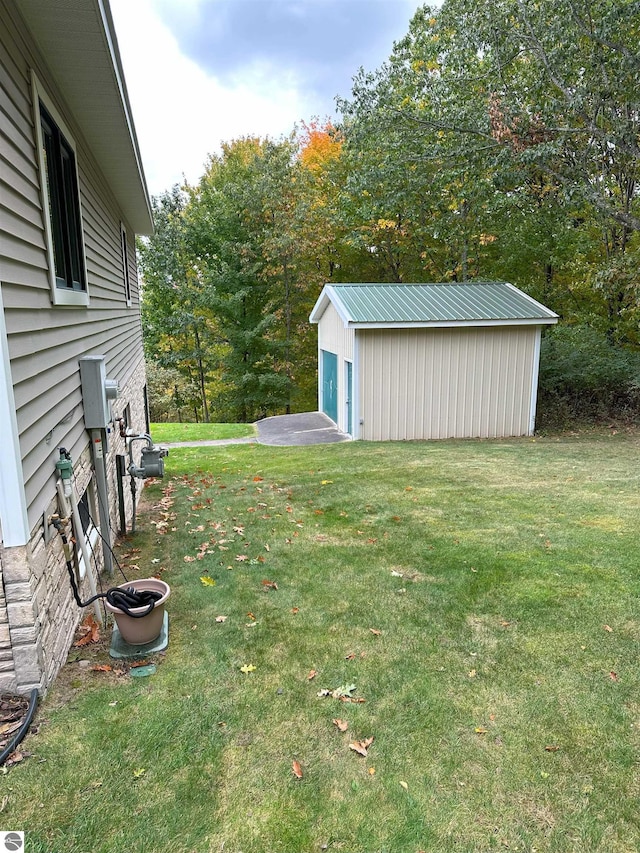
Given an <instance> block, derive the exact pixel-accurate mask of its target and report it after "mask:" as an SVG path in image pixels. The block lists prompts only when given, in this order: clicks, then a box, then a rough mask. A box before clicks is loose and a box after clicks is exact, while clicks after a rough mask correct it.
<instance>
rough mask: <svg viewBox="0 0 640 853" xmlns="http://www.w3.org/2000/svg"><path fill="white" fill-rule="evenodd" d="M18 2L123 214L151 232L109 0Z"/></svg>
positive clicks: (140, 231) (139, 231)
mask: <svg viewBox="0 0 640 853" xmlns="http://www.w3.org/2000/svg"><path fill="white" fill-rule="evenodd" d="M17 5H18V9H19V10H20V13H21V15H22V17H23V18H24V20H25V22H26V25H27V27H28V29H29V31H30V32H31V34H32V35H33V38H34V39H35V41H36V42H37V44H38V47H39V49H40V52H41V53H42V56H43V58H44V60H45V62H46V64H47V67H48V69H49V71H50V73H51V75H52V77H53V79H54V80H55V82H56V84H57V85H58V88H59V89H60V91H61V93H62V94H63V96H64V99H65V102H66V104H67V106H68V107H69V109H70V111H71V114H72V116H73V119H74V121H75V123H76V124H77V125H78V127H79V129H80V131H81V133H82V135H83V137H84V139H85V140H86V142H87V145H88V147H89V149H90V150H91V153H92V154H93V156H94V157H95V159H96V161H97V163H98V165H99V167H100V169H101V171H102V173H103V174H104V176H105V178H106V180H107V183H108V185H109V187H110V189H111V191H112V193H113V194H114V196H115V199H116V202H117V203H118V206H119V207H120V209H121V211H122V214H123V216H124V217H125V218H126V220H127V222H128V224H129V225H130V227H131V228H132V229H133V230H134V231H135V233H136V234H151V233H152V232H153V215H152V210H151V201H150V198H149V193H148V190H147V185H146V181H145V177H144V170H143V167H142V159H141V156H140V150H139V146H138V140H137V137H136V132H135V127H134V124H133V117H132V113H131V106H130V104H129V97H128V94H127V89H126V84H125V80H124V73H123V70H122V64H121V60H120V53H119V50H118V43H117V39H116V34H115V28H114V24H113V18H112V16H111V10H110V8H109V3H108V0H74V2H73V3H69V2H59V0H17ZM80 16H81V18H80ZM80 20H81V24H82V28H81V32H80V24H79V21H80ZM80 36H81V37H80ZM70 56H73V64H70V61H69V57H70ZM100 59H105V60H106V61H105V62H101V61H100ZM96 92H99V93H100V95H99V99H100V100H99V104H98V103H97V96H96V94H95V93H96Z"/></svg>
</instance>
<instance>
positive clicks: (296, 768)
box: [291, 761, 303, 779]
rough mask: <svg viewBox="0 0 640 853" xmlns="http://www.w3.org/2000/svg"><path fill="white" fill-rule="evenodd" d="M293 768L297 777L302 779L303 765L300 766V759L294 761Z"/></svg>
mask: <svg viewBox="0 0 640 853" xmlns="http://www.w3.org/2000/svg"><path fill="white" fill-rule="evenodd" d="M291 770H292V771H293V775H294V776H295V777H296V779H302V775H303V774H302V767H301V766H300V762H299V761H294V762H293V763H292V765H291Z"/></svg>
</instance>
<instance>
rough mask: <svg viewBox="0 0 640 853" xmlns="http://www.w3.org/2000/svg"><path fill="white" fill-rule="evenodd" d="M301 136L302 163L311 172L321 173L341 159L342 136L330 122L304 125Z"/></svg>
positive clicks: (315, 122)
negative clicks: (330, 164)
mask: <svg viewBox="0 0 640 853" xmlns="http://www.w3.org/2000/svg"><path fill="white" fill-rule="evenodd" d="M302 128H303V132H302V134H301V136H300V162H301V163H302V165H303V166H305V167H306V168H307V169H309V171H311V172H320V171H322V169H323V168H324V167H326V166H327V165H328V164H329V163H331V162H333V161H335V160H337V159H338V158H339V157H340V152H341V150H342V136H341V135H340V133H339V132H338V131H337V130H336V128H335V127H334V126H333V124H332V123H331V122H330V121H327V122H325V123H324V124H322V125H321V124H319V123H318V122H317V121H312V122H310V123H309V124H306V122H303V123H302Z"/></svg>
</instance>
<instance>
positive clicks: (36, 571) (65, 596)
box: [0, 361, 146, 694]
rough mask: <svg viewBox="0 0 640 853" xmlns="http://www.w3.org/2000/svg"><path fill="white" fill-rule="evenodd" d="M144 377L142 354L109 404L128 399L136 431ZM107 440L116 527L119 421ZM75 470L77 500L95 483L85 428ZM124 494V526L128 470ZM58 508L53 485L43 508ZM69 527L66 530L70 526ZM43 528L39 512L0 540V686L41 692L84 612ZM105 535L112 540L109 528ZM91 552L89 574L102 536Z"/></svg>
mask: <svg viewBox="0 0 640 853" xmlns="http://www.w3.org/2000/svg"><path fill="white" fill-rule="evenodd" d="M145 381H146V380H145V371H144V362H143V361H141V362H140V364H139V366H138V367H137V369H136V370H135V371H134V373H133V375H132V376H131V378H130V379H129V381H128V382H127V383H126V385H125V386H124V387H123V388H121V389H120V392H119V395H118V399H117V400H115V401H114V403H113V406H112V411H113V415H114V418H115V417H121V416H122V415H123V414H124V411H125V407H126V406H127V405H128V406H129V410H130V414H131V417H130V426H131V427H133V429H134V430H135V431H136V432H144V431H145V424H146V413H145V403H144V391H143V389H144V385H145ZM108 444H109V449H108V453H107V481H108V489H109V516H110V519H111V527H112V529H113V530H118V528H119V525H120V516H119V511H118V491H117V481H116V463H115V457H116V455H118V454H121V455H125V456H126V457H127V464H128V461H129V457H128V453H127V449H126V443H125V440H124V439H123V438H121V437H120V433H119V430H118V426H117V424H116V425H115V428H114V429H113V430H112V431H111V432H110V433H109V441H108ZM134 448H135V453H136V462H138V460H139V457H140V452H141V449H142V442H136V444H135V445H134ZM73 474H74V488H75V492H76V497H77V498H78V500H79V499H80V497H81V496H82V495H83V493H84V492H85V490H86V489H87V487H89V488H90V489H93V490H94V491H95V481H94V479H93V469H92V459H91V449H90V442H89V434H88V433H87V445H86V447H85V449H84V451H83V452H82V454H81V455H80V457H79V458H77V459H74V460H73ZM142 486H143V483H142V481H138V482H137V487H138V490H140V489H142ZM124 499H125V515H126V520H127V528H128V529H130V527H131V514H132V500H131V492H130V489H129V478H128V476H127V478H126V488H125V490H124ZM93 505H94V506H97V502H96V501H94V502H93ZM58 511H59V510H58V497H57V494H56V493H55V491H54V493H53V494H51V496H50V502H49V505H48V507H47V516H49V515H53V514H54V513H57V512H58ZM92 515H94V518H95V521H96V524H98V523H99V519H98V514H97V512H96V513H95V514H94V513H93V512H92ZM68 531H69V532H68V535H70V533H71V531H70V529H68ZM49 533H50V535H51V539H50V540H49V542H48V543H47V544H45V530H44V518H43V520H42V521H41V522H40V523H39V524H38V525H36V527H35V528H34V529H33V530H32V531H31V538H30V540H29V542H28V543H27V545H24V546H19V547H14V548H4V547H3V546H2V544H1V542H0V580H1V583H0V692H8V691H11V692H18V693H24V694H28V693H30V692H31V690H32V689H33V688H34V687H35V688H37V689H38V690H39V691H40V692H41V693H42V692H44V691H46V689H47V688H48V687H49V685H50V684H51V682H52V681H53V680H54V678H55V677H56V675H57V673H58V670H59V669H60V667H61V666H62V665H63V664H64V663H65V661H66V659H67V654H68V652H69V648H70V646H71V643H72V642H73V636H74V633H75V630H76V628H77V626H78V624H79V622H80V620H81V619H82V618H84V615H85V611H81V610H80V608H79V607H78V606H77V604H76V602H75V601H74V599H73V594H72V591H71V585H70V583H69V576H68V572H67V568H66V561H65V558H64V552H63V548H62V539H61V537H60V536H59V535H58V534H57V533H56V532H55V529H54V528H52V527H50V528H49ZM103 534H104V531H103ZM108 538H110V539H111V540H112V539H113V536H111V537H108ZM112 544H113V543H112ZM90 552H91V549H90ZM94 553H95V558H96V559H95V561H94V559H93V558H92V561H91V569H90V570H91V571H93V572H94V575H95V574H96V572H100V571H101V570H102V567H103V555H102V544H101V542H99V543H98V544H97V545H96V546H95V548H94ZM96 561H97V564H98V565H97V566H96V565H95V562H96ZM112 583H113V584H114V585H116V583H117V581H116V580H115V579H114V580H113V581H112V579H111V578H105V581H104V583H103V586H104V587H105V588H106V587H108V586H110V585H111V584H112ZM80 595H81V597H82V598H83V600H84V599H86V598H88V597H89V596H90V592H89V584H88V581H87V578H86V576H85V578H84V580H83V582H82V585H81V587H80ZM89 612H93V606H90V607H89V608H86V613H89Z"/></svg>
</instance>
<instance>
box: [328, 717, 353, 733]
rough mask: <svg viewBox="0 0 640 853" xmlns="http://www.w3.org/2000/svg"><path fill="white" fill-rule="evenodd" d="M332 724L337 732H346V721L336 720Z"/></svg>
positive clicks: (347, 726) (347, 725) (347, 724)
mask: <svg viewBox="0 0 640 853" xmlns="http://www.w3.org/2000/svg"><path fill="white" fill-rule="evenodd" d="M332 722H333V725H334V726H335V727H336V728H337V729H338V731H339V732H346V730H347V729H348V728H349V723H348V722H347V721H346V720H341V719H339V718H336V719H335V720H333V721H332Z"/></svg>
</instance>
